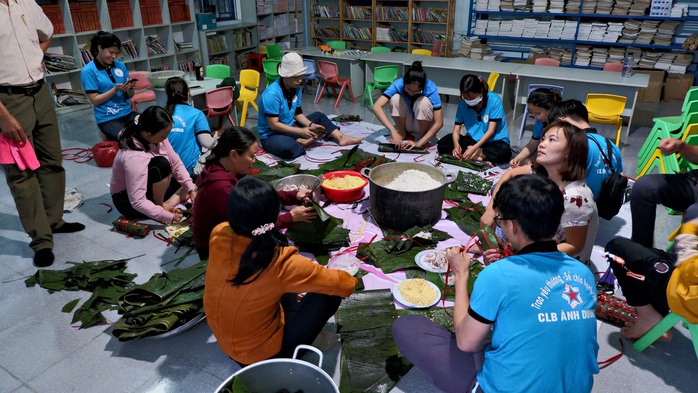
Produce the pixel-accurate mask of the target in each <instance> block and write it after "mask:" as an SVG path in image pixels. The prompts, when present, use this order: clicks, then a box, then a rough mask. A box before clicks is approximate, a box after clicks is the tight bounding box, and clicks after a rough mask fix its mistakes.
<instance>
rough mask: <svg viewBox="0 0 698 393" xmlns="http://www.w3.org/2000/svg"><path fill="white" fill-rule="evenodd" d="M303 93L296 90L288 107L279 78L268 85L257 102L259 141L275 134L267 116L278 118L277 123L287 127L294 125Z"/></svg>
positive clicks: (298, 89) (299, 89)
mask: <svg viewBox="0 0 698 393" xmlns="http://www.w3.org/2000/svg"><path fill="white" fill-rule="evenodd" d="M302 98H303V91H302V90H301V88H299V87H297V88H296V93H295V95H294V96H293V99H292V100H291V105H290V107H289V105H288V100H286V97H284V92H283V89H282V87H281V78H279V79H277V80H276V81H275V82H274V83H272V84H271V85H269V87H267V88H266V89H265V90H264V92H263V93H262V99H261V100H259V116H258V120H257V131H258V132H259V139H260V140H265V139H267V138H269V136H271V135H273V134H277V132H276V131H274V130H272V129H271V127H270V126H269V120H267V116H278V117H279V121H280V122H282V123H284V124H286V125H287V126H293V125H294V123H295V119H294V118H295V116H296V108H300V107H301V104H302Z"/></svg>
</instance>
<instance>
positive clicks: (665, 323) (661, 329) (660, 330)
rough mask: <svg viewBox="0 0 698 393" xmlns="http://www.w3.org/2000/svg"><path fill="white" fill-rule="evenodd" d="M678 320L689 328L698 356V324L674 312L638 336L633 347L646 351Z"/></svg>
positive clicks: (639, 350)
mask: <svg viewBox="0 0 698 393" xmlns="http://www.w3.org/2000/svg"><path fill="white" fill-rule="evenodd" d="M678 322H681V323H682V324H683V326H685V327H686V328H688V331H689V333H690V334H691V341H693V350H694V351H695V352H696V356H698V325H695V324H692V323H688V321H686V318H684V317H682V316H680V315H676V314H674V313H672V312H670V313H669V314H668V315H667V316H666V317H664V318H663V319H662V320H661V321H659V323H657V324H656V325H654V327H652V329H650V330H648V331H647V333H645V334H644V335H643V336H642V337H640V338H638V339H637V341H635V342H634V343H633V348H635V350H636V351H638V352H642V351H644V350H645V349H646V348H647V347H649V346H650V345H652V343H654V342H655V341H657V339H659V337H661V336H662V334H664V333H666V332H668V331H669V329H671V328H673V327H674V325H676V324H677V323H678Z"/></svg>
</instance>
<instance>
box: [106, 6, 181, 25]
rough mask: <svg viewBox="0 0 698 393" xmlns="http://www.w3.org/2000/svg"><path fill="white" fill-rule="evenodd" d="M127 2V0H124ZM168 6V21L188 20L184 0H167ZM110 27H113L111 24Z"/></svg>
mask: <svg viewBox="0 0 698 393" xmlns="http://www.w3.org/2000/svg"><path fill="white" fill-rule="evenodd" d="M125 2H126V3H128V0H125ZM167 5H168V8H169V10H170V22H172V23H177V22H189V21H191V15H190V14H189V5H188V4H187V1H186V0H168V1H167ZM112 27H114V26H113V25H112Z"/></svg>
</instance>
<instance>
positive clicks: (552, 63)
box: [533, 57, 560, 67]
mask: <svg viewBox="0 0 698 393" xmlns="http://www.w3.org/2000/svg"><path fill="white" fill-rule="evenodd" d="M533 64H535V65H539V66H546V67H559V66H560V60H555V59H551V58H549V57H539V58H537V59H536V61H535V62H533Z"/></svg>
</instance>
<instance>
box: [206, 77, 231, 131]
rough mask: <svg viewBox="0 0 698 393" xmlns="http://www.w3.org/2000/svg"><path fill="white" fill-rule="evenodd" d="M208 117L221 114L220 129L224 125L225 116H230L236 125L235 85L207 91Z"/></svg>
mask: <svg viewBox="0 0 698 393" xmlns="http://www.w3.org/2000/svg"><path fill="white" fill-rule="evenodd" d="M206 106H207V107H208V108H207V109H206V118H211V117H216V116H220V117H219V119H218V129H219V130H220V129H221V128H222V127H223V120H224V118H223V116H228V120H230V124H231V125H233V126H234V125H235V121H233V117H232V116H230V114H231V113H232V112H233V87H232V86H225V87H219V88H217V89H213V90H210V91H207V92H206Z"/></svg>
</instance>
